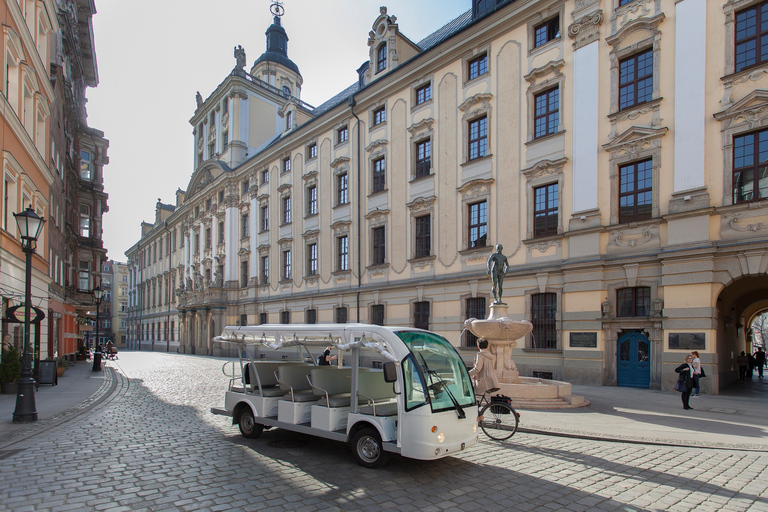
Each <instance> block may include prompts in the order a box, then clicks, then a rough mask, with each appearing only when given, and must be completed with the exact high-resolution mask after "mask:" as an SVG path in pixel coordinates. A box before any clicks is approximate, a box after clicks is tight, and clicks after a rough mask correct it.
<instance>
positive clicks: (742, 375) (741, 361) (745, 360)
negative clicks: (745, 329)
mask: <svg viewBox="0 0 768 512" xmlns="http://www.w3.org/2000/svg"><path fill="white" fill-rule="evenodd" d="M736 366H738V367H739V380H741V382H744V379H746V378H747V368H749V357H748V356H747V354H746V353H744V351H743V350H742V351H741V355H740V356H736Z"/></svg>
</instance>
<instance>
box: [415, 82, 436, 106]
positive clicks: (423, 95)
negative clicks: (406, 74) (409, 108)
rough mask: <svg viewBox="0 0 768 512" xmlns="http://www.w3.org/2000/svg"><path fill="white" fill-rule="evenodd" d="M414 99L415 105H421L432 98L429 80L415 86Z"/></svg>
mask: <svg viewBox="0 0 768 512" xmlns="http://www.w3.org/2000/svg"><path fill="white" fill-rule="evenodd" d="M414 99H415V101H414V103H415V104H416V105H421V104H422V103H426V102H428V101H430V100H431V99H432V83H431V82H430V83H428V84H425V85H422V86H420V87H417V88H416V90H415V91H414Z"/></svg>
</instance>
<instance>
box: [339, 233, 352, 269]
mask: <svg viewBox="0 0 768 512" xmlns="http://www.w3.org/2000/svg"><path fill="white" fill-rule="evenodd" d="M336 269H337V270H340V271H346V270H349V237H348V236H346V235H344V236H340V237H338V238H336Z"/></svg>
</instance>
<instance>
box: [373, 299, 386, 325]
mask: <svg viewBox="0 0 768 512" xmlns="http://www.w3.org/2000/svg"><path fill="white" fill-rule="evenodd" d="M384 319H385V317H384V304H374V305H372V306H371V323H372V324H373V325H384Z"/></svg>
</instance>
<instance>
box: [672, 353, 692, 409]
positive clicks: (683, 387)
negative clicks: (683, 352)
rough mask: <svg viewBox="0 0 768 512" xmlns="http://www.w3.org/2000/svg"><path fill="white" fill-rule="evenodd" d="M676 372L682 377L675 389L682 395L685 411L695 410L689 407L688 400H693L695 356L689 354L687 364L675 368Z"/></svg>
mask: <svg viewBox="0 0 768 512" xmlns="http://www.w3.org/2000/svg"><path fill="white" fill-rule="evenodd" d="M675 372H677V373H679V374H680V376H679V377H678V379H677V384H675V389H676V390H677V391H680V392H681V393H682V399H683V409H686V410H688V409H693V407H691V406H690V405H688V399H690V398H691V389H693V356H692V355H691V354H688V355H687V356H685V362H684V363H683V364H681V365H680V366H678V367H677V368H675Z"/></svg>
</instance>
